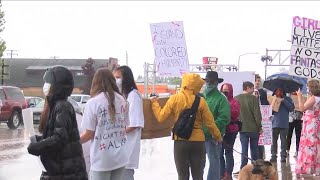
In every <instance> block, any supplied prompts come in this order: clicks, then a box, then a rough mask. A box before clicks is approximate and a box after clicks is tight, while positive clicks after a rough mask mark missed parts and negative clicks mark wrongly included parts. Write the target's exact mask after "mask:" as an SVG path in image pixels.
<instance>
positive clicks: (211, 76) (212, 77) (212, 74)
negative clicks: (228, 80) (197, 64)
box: [203, 71, 223, 83]
mask: <svg viewBox="0 0 320 180" xmlns="http://www.w3.org/2000/svg"><path fill="white" fill-rule="evenodd" d="M203 80H205V81H206V82H210V81H218V82H219V83H222V82H223V79H222V78H219V75H218V73H217V72H216V71H208V72H207V74H206V78H204V79H203Z"/></svg>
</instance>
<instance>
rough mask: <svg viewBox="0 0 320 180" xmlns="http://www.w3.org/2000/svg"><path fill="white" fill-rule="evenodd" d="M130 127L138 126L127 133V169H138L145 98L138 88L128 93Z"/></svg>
mask: <svg viewBox="0 0 320 180" xmlns="http://www.w3.org/2000/svg"><path fill="white" fill-rule="evenodd" d="M128 102H129V120H130V121H129V122H130V123H129V127H137V128H136V129H135V130H133V131H131V132H129V133H128V134H127V145H126V148H127V153H128V156H129V163H128V165H127V166H126V169H138V167H139V156H140V140H141V130H142V128H143V127H144V116H143V100H142V97H141V95H140V93H139V91H138V90H136V89H134V90H132V91H131V92H130V93H129V94H128Z"/></svg>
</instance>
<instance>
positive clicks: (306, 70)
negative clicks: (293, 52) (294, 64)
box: [302, 68, 310, 76]
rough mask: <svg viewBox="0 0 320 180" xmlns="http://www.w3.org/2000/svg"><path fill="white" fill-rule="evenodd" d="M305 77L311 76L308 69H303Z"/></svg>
mask: <svg viewBox="0 0 320 180" xmlns="http://www.w3.org/2000/svg"><path fill="white" fill-rule="evenodd" d="M302 72H303V75H304V76H309V75H310V71H309V69H308V68H303V71H302Z"/></svg>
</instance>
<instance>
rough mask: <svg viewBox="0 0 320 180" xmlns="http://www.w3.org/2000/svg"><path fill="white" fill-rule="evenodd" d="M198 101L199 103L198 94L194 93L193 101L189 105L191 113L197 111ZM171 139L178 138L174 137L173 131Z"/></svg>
mask: <svg viewBox="0 0 320 180" xmlns="http://www.w3.org/2000/svg"><path fill="white" fill-rule="evenodd" d="M199 103H200V96H199V95H195V99H194V101H193V103H192V106H191V110H192V112H193V113H196V112H197V111H198V107H199ZM172 132H173V131H172ZM172 139H173V140H179V137H178V136H177V138H176V139H175V138H174V133H172Z"/></svg>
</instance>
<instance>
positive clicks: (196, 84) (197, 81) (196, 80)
mask: <svg viewBox="0 0 320 180" xmlns="http://www.w3.org/2000/svg"><path fill="white" fill-rule="evenodd" d="M204 83H205V81H204V80H203V79H202V78H201V77H200V75H199V74H193V73H186V74H184V75H183V76H182V82H181V90H182V91H186V90H190V91H193V93H194V94H198V93H199V92H200V89H201V88H202V86H203V85H204Z"/></svg>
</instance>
